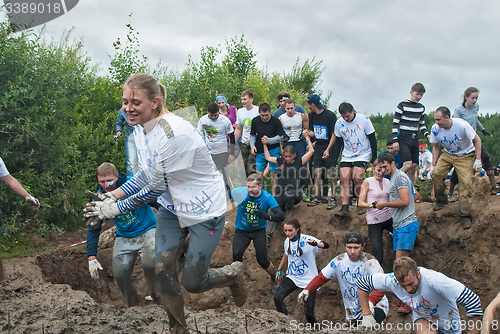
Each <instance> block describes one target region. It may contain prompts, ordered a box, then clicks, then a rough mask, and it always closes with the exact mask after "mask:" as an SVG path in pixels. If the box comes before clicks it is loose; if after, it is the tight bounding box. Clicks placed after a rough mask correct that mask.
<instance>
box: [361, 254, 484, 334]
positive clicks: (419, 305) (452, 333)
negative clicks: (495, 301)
mask: <svg viewBox="0 0 500 334" xmlns="http://www.w3.org/2000/svg"><path fill="white" fill-rule="evenodd" d="M356 287H357V288H358V298H359V302H360V304H361V309H362V311H363V320H362V325H363V326H368V327H371V326H373V325H374V324H375V319H374V318H373V316H372V315H371V313H370V307H369V305H368V294H369V293H370V292H371V291H374V290H381V291H386V292H392V293H394V294H395V295H396V297H398V298H399V299H400V300H401V301H403V302H404V303H405V304H406V305H408V306H409V307H410V308H411V309H412V310H413V323H414V324H415V327H414V328H415V333H416V334H420V333H436V334H437V333H438V332H439V333H445V334H459V333H462V328H463V326H462V325H463V324H464V322H461V319H460V314H459V313H458V307H457V304H458V305H460V306H463V307H464V308H465V314H466V316H467V317H468V318H469V321H467V322H466V323H465V324H466V326H467V329H468V332H469V333H472V334H473V333H479V329H480V328H481V317H482V316H483V311H482V310H481V301H480V300H479V297H478V296H477V295H476V294H475V293H474V292H472V291H471V290H469V289H468V288H467V287H466V286H465V285H463V284H462V283H460V282H458V281H456V280H454V279H451V278H449V277H447V276H445V275H444V274H442V273H440V272H437V271H434V270H430V269H426V268H423V267H417V264H416V262H415V261H414V260H413V259H411V258H409V257H401V258H399V259H396V260H395V261H394V272H393V273H390V274H373V275H368V276H363V277H361V278H359V279H358V281H357V282H356ZM470 320H472V321H470Z"/></svg>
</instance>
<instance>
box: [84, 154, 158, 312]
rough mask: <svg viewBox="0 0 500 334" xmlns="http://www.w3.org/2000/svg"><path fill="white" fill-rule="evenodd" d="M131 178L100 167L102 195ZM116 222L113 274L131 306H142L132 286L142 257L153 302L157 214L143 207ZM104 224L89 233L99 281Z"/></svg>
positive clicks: (106, 166)
mask: <svg viewBox="0 0 500 334" xmlns="http://www.w3.org/2000/svg"><path fill="white" fill-rule="evenodd" d="M130 178H131V177H130V176H126V175H125V174H123V173H120V174H118V172H117V171H116V167H115V166H114V165H113V164H111V163H108V162H105V163H103V164H101V165H100V166H99V167H98V168H97V179H98V181H99V185H100V186H99V192H100V193H106V192H110V191H113V190H114V189H116V188H118V187H120V186H121V185H122V184H123V183H125V182H126V181H127V180H129V179H130ZM113 219H114V222H115V226H116V240H115V245H114V248H113V275H114V276H115V279H116V283H117V284H118V288H119V289H120V291H121V293H122V295H123V296H124V297H125V299H126V300H127V304H128V306H129V307H131V306H135V305H139V297H138V296H137V290H136V289H135V286H134V284H133V283H132V280H131V277H132V271H133V268H134V264H135V260H136V258H137V255H138V254H139V255H140V256H141V262H142V268H143V269H144V276H145V278H146V282H147V285H148V288H149V291H150V293H151V296H152V297H153V299H157V298H158V292H157V288H156V274H155V231H156V215H155V213H154V211H153V209H151V207H150V206H149V205H143V206H141V207H139V208H137V209H135V210H133V211H130V212H124V213H122V214H119V215H118V216H116V217H115V218H113ZM101 225H102V221H101V222H100V223H99V224H98V225H97V227H96V228H95V229H94V227H92V226H89V229H88V231H87V257H88V259H89V271H90V276H91V277H92V278H93V279H99V271H98V270H102V266H101V264H100V263H99V261H97V258H96V255H97V245H98V243H99V235H100V233H101Z"/></svg>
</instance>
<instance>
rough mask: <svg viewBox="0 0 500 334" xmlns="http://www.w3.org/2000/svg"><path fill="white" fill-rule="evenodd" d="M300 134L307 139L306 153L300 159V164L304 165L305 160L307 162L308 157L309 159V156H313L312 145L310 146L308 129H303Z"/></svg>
mask: <svg viewBox="0 0 500 334" xmlns="http://www.w3.org/2000/svg"><path fill="white" fill-rule="evenodd" d="M302 135H303V136H304V138H305V139H306V141H307V153H306V154H304V155H303V156H302V161H301V162H302V165H305V164H306V162H308V161H309V159H311V157H312V156H313V154H314V147H313V146H312V142H311V138H310V137H309V134H308V131H307V130H304V131H303V132H302Z"/></svg>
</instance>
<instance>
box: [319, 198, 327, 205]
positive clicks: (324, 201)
mask: <svg viewBox="0 0 500 334" xmlns="http://www.w3.org/2000/svg"><path fill="white" fill-rule="evenodd" d="M320 200H321V204H328V197H325V196H322V197H321V199H320Z"/></svg>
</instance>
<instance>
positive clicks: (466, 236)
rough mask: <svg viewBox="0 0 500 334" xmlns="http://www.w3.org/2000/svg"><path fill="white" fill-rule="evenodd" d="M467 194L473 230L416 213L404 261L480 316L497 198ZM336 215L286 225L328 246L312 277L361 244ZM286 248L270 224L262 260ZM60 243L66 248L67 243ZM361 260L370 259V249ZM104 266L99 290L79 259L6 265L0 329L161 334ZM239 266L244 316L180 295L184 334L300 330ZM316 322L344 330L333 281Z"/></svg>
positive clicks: (218, 296) (250, 267) (210, 296)
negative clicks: (468, 298) (472, 304)
mask: <svg viewBox="0 0 500 334" xmlns="http://www.w3.org/2000/svg"><path fill="white" fill-rule="evenodd" d="M474 189H475V190H474V198H475V202H474V204H473V208H472V215H473V226H472V228H470V229H469V230H463V228H462V226H461V222H460V219H459V216H458V215H459V213H458V203H451V204H449V205H447V206H445V208H444V209H443V210H441V211H438V212H434V211H433V210H432V203H419V204H417V205H416V213H417V217H418V219H419V222H420V233H419V239H420V245H418V246H417V247H416V248H415V250H414V252H413V254H412V257H413V258H414V259H415V260H416V261H417V263H418V264H419V265H421V266H423V267H426V268H430V269H434V270H437V271H441V272H443V273H444V274H446V275H448V276H450V277H452V278H455V279H457V280H460V281H461V282H463V283H464V284H465V285H467V286H468V287H469V288H470V289H472V290H473V291H474V292H476V293H477V294H478V295H479V297H480V298H481V301H482V304H483V308H484V307H486V305H487V304H488V303H489V302H490V301H491V300H492V299H493V298H494V297H495V295H496V294H497V293H498V291H499V290H500V268H499V267H498V266H497V264H498V261H499V259H500V251H499V247H498V246H500V238H499V236H500V221H499V219H500V212H499V210H498V208H499V207H500V196H491V197H490V196H487V195H486V194H487V193H488V192H489V185H488V182H487V180H485V178H481V177H475V178H474ZM485 191H487V192H486V194H485V193H484V192H485ZM337 210H339V209H338V208H337V209H335V210H332V211H327V210H326V205H318V206H316V207H307V206H306V204H305V203H300V204H299V205H298V206H297V207H296V208H295V210H294V216H295V217H296V218H297V219H298V220H299V221H300V222H301V223H302V225H303V233H306V234H310V235H313V236H316V237H318V238H321V239H323V240H325V241H327V242H329V243H330V245H331V247H330V248H329V249H326V250H324V251H323V252H322V253H320V254H318V256H317V265H318V268H322V267H323V266H325V265H326V264H327V263H328V262H329V261H330V260H331V259H332V258H333V257H335V256H336V255H338V254H339V253H342V252H344V245H343V243H342V240H343V236H344V234H345V233H346V232H348V231H352V230H357V231H359V232H361V233H362V234H363V235H364V236H365V237H367V236H368V228H367V226H366V221H365V216H364V215H363V216H358V215H357V214H356V212H355V209H354V208H351V217H349V218H337V217H335V216H334V212H335V211H337ZM235 216H236V212H234V210H233V211H229V212H228V214H227V219H226V220H227V221H228V222H229V223H228V224H227V225H226V227H225V230H224V233H223V236H222V238H221V241H220V243H219V246H218V247H217V250H216V252H215V254H214V257H213V261H212V267H222V266H224V265H226V264H229V263H230V262H231V259H232V239H233V235H234V220H235ZM77 237H80V236H79V235H77ZM284 240H285V235H284V233H283V231H282V226H281V225H279V224H278V226H277V228H276V232H275V233H274V235H273V238H272V242H271V247H270V254H269V257H270V259H271V261H272V262H273V263H274V264H275V265H276V266H277V265H278V264H279V262H280V261H281V257H282V255H283V241H284ZM75 241H76V240H73V242H75ZM78 241H79V240H78ZM64 242H65V243H67V244H70V243H72V242H70V241H69V240H64ZM384 245H385V254H384V259H385V264H384V269H385V270H386V271H387V272H389V271H391V266H392V262H393V260H394V251H393V250H392V240H391V237H390V235H389V234H385V235H384ZM366 251H367V252H370V251H371V248H370V245H369V243H368V244H367V247H366ZM111 256H112V249H111V248H106V249H100V250H99V253H98V259H99V261H100V262H101V264H102V265H103V267H104V270H103V271H101V272H100V277H101V280H100V281H97V282H96V281H93V280H92V279H91V278H90V276H89V274H88V267H87V266H88V264H87V258H86V255H85V250H84V249H74V250H71V249H65V250H58V251H56V252H54V253H53V254H48V255H40V256H38V257H37V258H36V260H33V259H13V260H7V261H5V267H6V269H5V271H6V275H7V278H8V281H7V283H4V284H3V285H1V286H0V300H1V302H0V305H1V307H0V328H1V329H2V330H3V331H6V330H7V315H8V314H10V323H11V328H13V327H12V326H16V327H15V329H16V330H15V331H13V333H14V332H26V333H30V332H32V331H33V332H35V331H37V332H40V330H41V328H42V325H44V326H45V329H48V328H49V326H50V332H51V333H52V332H53V333H79V332H80V331H81V332H82V333H83V332H85V333H97V332H103V333H127V331H129V332H131V333H132V332H137V331H141V332H144V333H162V332H164V331H166V329H167V328H168V324H167V323H166V321H167V320H166V319H165V315H164V313H163V311H162V309H161V307H160V306H159V305H154V304H151V302H147V301H146V300H144V299H143V298H141V299H142V300H143V302H142V307H134V308H131V309H127V308H126V307H125V302H124V300H123V298H122V297H121V295H120V292H119V290H118V287H117V286H116V282H115V281H114V278H113V273H112V266H111ZM243 263H244V267H245V275H246V278H247V281H248V288H249V291H250V293H249V296H248V300H247V302H246V304H245V305H244V306H243V308H242V309H239V308H237V307H236V306H234V304H232V303H229V302H228V301H227V299H228V297H229V295H230V292H229V289H227V288H226V289H215V290H212V291H208V292H205V293H202V294H189V293H187V292H186V291H183V294H184V299H185V302H186V308H187V309H188V311H187V314H188V323H189V326H190V328H193V329H196V327H198V330H199V331H201V332H203V333H204V332H205V327H206V326H208V332H209V333H244V332H248V333H271V332H272V333H279V332H290V331H292V330H295V329H296V328H295V327H293V323H291V321H296V322H299V323H300V322H302V323H305V318H304V311H303V307H302V306H301V305H298V304H297V295H298V293H299V290H297V291H295V292H294V293H292V294H291V295H290V296H289V297H288V298H287V299H286V300H285V303H286V305H287V308H288V311H289V316H284V315H282V314H279V313H277V312H276V311H275V306H274V301H273V298H272V293H271V281H270V279H269V276H268V275H267V274H266V273H265V272H264V270H262V269H261V268H260V267H259V266H258V264H257V261H256V259H255V251H254V249H253V246H252V245H250V247H249V248H248V250H247V251H246V253H245V256H244V258H243ZM37 266H38V267H39V268H40V269H38V267H37ZM42 277H43V279H42ZM133 281H134V283H135V284H136V287H137V288H138V292H139V295H140V296H141V297H144V296H146V295H147V291H146V286H145V281H144V276H143V274H142V270H141V264H140V259H138V261H137V263H136V267H135V269H134V275H133ZM48 282H50V283H48ZM389 300H390V302H391V304H392V303H394V302H396V300H395V297H394V296H393V295H389ZM66 305H67V306H66ZM461 312H462V313H463V310H461ZM315 314H316V317H317V319H318V321H320V322H322V321H326V322H327V323H330V322H331V324H332V325H335V324H336V323H343V322H344V321H345V311H344V309H343V305H342V296H341V293H340V289H339V287H338V283H337V281H336V280H332V281H331V282H328V283H327V284H326V285H325V286H324V287H323V288H322V289H321V290H320V291H319V292H318V295H317V297H316V307H315ZM194 319H196V321H195V320H194ZM387 321H388V322H390V323H393V324H395V323H410V322H411V315H399V314H397V313H396V312H395V311H394V310H393V309H392V308H391V310H390V312H389V317H388V319H387ZM323 328H325V330H323V331H321V332H325V333H326V332H327V331H326V328H327V327H323ZM333 329H334V327H328V331H329V333H335V332H336V331H334V330H333ZM296 332H297V333H299V332H300V331H296ZM382 332H385V333H387V332H388V331H380V333H382ZM339 333H340V332H339ZM341 333H348V331H347V332H346V331H341Z"/></svg>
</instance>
